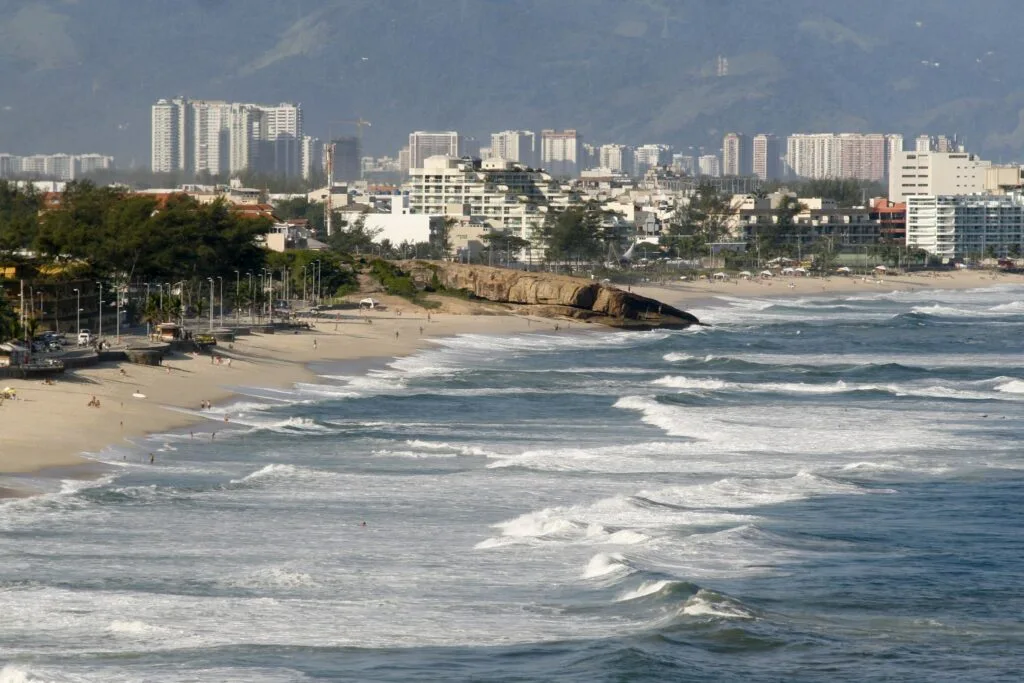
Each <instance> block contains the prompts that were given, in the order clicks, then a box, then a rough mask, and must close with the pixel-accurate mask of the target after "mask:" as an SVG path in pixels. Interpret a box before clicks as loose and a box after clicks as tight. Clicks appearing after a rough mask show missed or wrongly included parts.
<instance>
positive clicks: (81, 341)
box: [78, 330, 93, 346]
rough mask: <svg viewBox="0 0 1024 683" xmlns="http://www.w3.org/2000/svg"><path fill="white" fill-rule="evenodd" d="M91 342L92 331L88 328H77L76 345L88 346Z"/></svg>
mask: <svg viewBox="0 0 1024 683" xmlns="http://www.w3.org/2000/svg"><path fill="white" fill-rule="evenodd" d="M92 342H93V336H92V332H90V331H89V330H79V332H78V345H79V346H89V345H90V344H92Z"/></svg>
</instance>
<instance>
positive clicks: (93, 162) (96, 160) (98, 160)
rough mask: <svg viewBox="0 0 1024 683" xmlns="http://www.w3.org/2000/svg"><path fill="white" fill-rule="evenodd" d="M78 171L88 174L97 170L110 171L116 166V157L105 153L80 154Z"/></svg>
mask: <svg viewBox="0 0 1024 683" xmlns="http://www.w3.org/2000/svg"><path fill="white" fill-rule="evenodd" d="M77 156H78V173H80V174H81V175H86V174H89V173H93V172H95V171H109V170H110V169H112V168H114V157H111V156H106V155H104V154H79V155H77Z"/></svg>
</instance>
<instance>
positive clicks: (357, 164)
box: [333, 135, 363, 182]
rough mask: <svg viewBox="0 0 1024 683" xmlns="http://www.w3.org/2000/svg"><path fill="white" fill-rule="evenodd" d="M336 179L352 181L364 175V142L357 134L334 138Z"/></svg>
mask: <svg viewBox="0 0 1024 683" xmlns="http://www.w3.org/2000/svg"><path fill="white" fill-rule="evenodd" d="M333 142H334V179H335V180H344V181H346V182H351V181H353V180H359V179H360V178H362V177H363V168H362V157H363V146H362V142H361V141H360V140H359V138H358V137H357V136H355V135H345V136H343V137H340V138H334V141H333Z"/></svg>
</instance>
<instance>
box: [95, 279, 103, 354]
mask: <svg viewBox="0 0 1024 683" xmlns="http://www.w3.org/2000/svg"><path fill="white" fill-rule="evenodd" d="M96 284H97V285H99V288H100V293H99V306H100V307H99V309H98V310H99V315H98V317H99V319H100V321H99V324H98V325H97V326H96V339H97V340H99V339H102V338H103V283H102V282H97V283H96Z"/></svg>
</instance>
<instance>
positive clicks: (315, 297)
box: [310, 259, 320, 306]
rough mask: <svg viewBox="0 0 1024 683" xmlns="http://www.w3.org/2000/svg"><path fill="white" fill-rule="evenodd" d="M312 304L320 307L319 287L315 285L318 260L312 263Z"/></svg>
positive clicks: (318, 266)
mask: <svg viewBox="0 0 1024 683" xmlns="http://www.w3.org/2000/svg"><path fill="white" fill-rule="evenodd" d="M310 265H312V266H313V303H314V304H315V305H318V306H319V305H320V287H319V286H318V285H317V273H318V272H319V271H320V259H317V260H316V261H313V263H311V264H310Z"/></svg>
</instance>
